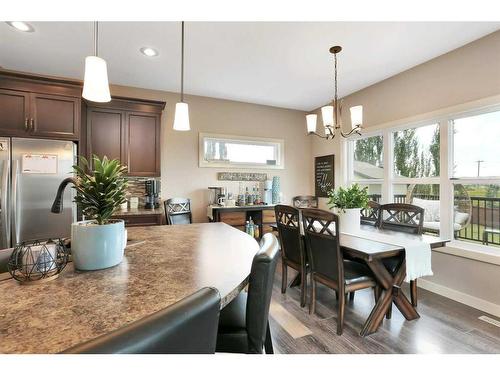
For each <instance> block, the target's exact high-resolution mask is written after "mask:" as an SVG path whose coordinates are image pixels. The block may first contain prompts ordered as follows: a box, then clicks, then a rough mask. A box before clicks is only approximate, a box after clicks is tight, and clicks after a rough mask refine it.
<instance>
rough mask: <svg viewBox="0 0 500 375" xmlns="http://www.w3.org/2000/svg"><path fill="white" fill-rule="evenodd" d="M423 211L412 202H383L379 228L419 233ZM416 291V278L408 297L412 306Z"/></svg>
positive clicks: (415, 298)
mask: <svg viewBox="0 0 500 375" xmlns="http://www.w3.org/2000/svg"><path fill="white" fill-rule="evenodd" d="M424 212H425V210H424V208H422V207H419V206H415V205H413V204H407V203H389V204H383V205H381V206H380V218H379V228H381V229H390V230H394V231H398V232H405V233H410V234H418V235H421V234H422V231H423V226H424ZM395 261H396V260H395ZM389 267H390V265H389ZM417 293H418V292H417V280H416V279H415V280H411V281H410V297H411V304H412V305H413V306H417V299H418V295H417ZM390 316H391V312H390V311H389V312H388V314H387V317H388V318H390Z"/></svg>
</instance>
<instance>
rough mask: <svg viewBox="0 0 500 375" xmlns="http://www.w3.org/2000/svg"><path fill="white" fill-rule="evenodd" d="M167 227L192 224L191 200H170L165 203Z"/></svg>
mask: <svg viewBox="0 0 500 375" xmlns="http://www.w3.org/2000/svg"><path fill="white" fill-rule="evenodd" d="M164 205H165V217H166V219H167V225H174V224H191V223H192V216H191V200H190V199H187V198H170V199H167V200H166V201H165V203H164Z"/></svg>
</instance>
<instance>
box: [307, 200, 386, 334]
mask: <svg viewBox="0 0 500 375" xmlns="http://www.w3.org/2000/svg"><path fill="white" fill-rule="evenodd" d="M302 221H303V225H304V236H305V242H306V250H307V255H308V260H309V266H310V275H311V276H310V277H311V293H310V304H309V313H310V314H313V313H314V311H315V308H316V283H318V282H319V283H321V284H323V285H326V286H327V287H329V288H331V289H333V290H335V291H336V292H337V294H338V296H339V298H338V317H337V334H338V335H341V334H342V331H343V326H344V310H345V303H346V295H347V294H348V293H351V292H354V291H356V290H360V289H365V288H373V287H375V286H376V282H375V280H374V278H373V277H372V272H371V271H370V270H369V268H368V267H367V266H366V265H363V264H361V263H358V262H353V261H349V260H345V259H344V257H343V254H342V251H341V249H340V241H339V235H338V233H339V232H340V230H339V224H341V223H339V217H338V216H337V215H335V214H334V213H331V212H328V211H323V210H317V209H304V210H302Z"/></svg>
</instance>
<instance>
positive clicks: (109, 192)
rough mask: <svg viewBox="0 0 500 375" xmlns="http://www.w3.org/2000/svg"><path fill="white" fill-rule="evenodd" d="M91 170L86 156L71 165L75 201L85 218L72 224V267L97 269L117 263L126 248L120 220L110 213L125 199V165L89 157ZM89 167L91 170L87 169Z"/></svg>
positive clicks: (104, 158) (122, 223) (116, 161)
mask: <svg viewBox="0 0 500 375" xmlns="http://www.w3.org/2000/svg"><path fill="white" fill-rule="evenodd" d="M92 165H93V170H92V168H90V166H89V163H88V162H87V160H86V159H85V158H81V165H74V166H73V170H74V173H75V178H74V179H73V185H74V186H73V188H74V189H75V190H76V191H77V195H76V197H75V199H74V202H75V203H76V204H77V205H78V206H79V207H80V208H81V210H82V213H83V215H84V218H85V220H84V221H80V222H76V223H73V224H72V226H71V253H72V256H73V261H74V263H75V268H77V269H80V270H97V269H102V268H108V267H112V266H115V265H117V264H119V263H120V262H121V261H122V259H123V250H124V248H125V244H126V243H125V242H126V239H125V225H124V222H123V220H116V219H111V216H112V215H113V213H114V212H115V210H117V209H118V208H119V206H120V204H122V203H124V202H125V194H126V188H127V180H126V179H125V172H126V170H127V168H126V167H125V166H123V165H121V164H120V162H119V161H118V160H116V159H113V160H109V159H108V158H107V157H106V156H104V157H103V158H102V160H101V159H99V157H97V156H96V155H94V156H93V157H92ZM87 171H90V172H87Z"/></svg>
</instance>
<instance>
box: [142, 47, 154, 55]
mask: <svg viewBox="0 0 500 375" xmlns="http://www.w3.org/2000/svg"><path fill="white" fill-rule="evenodd" d="M140 51H141V53H142V54H143V55H144V56H147V57H155V56H158V51H157V50H155V49H154V48H151V47H142V48H141V49H140Z"/></svg>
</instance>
